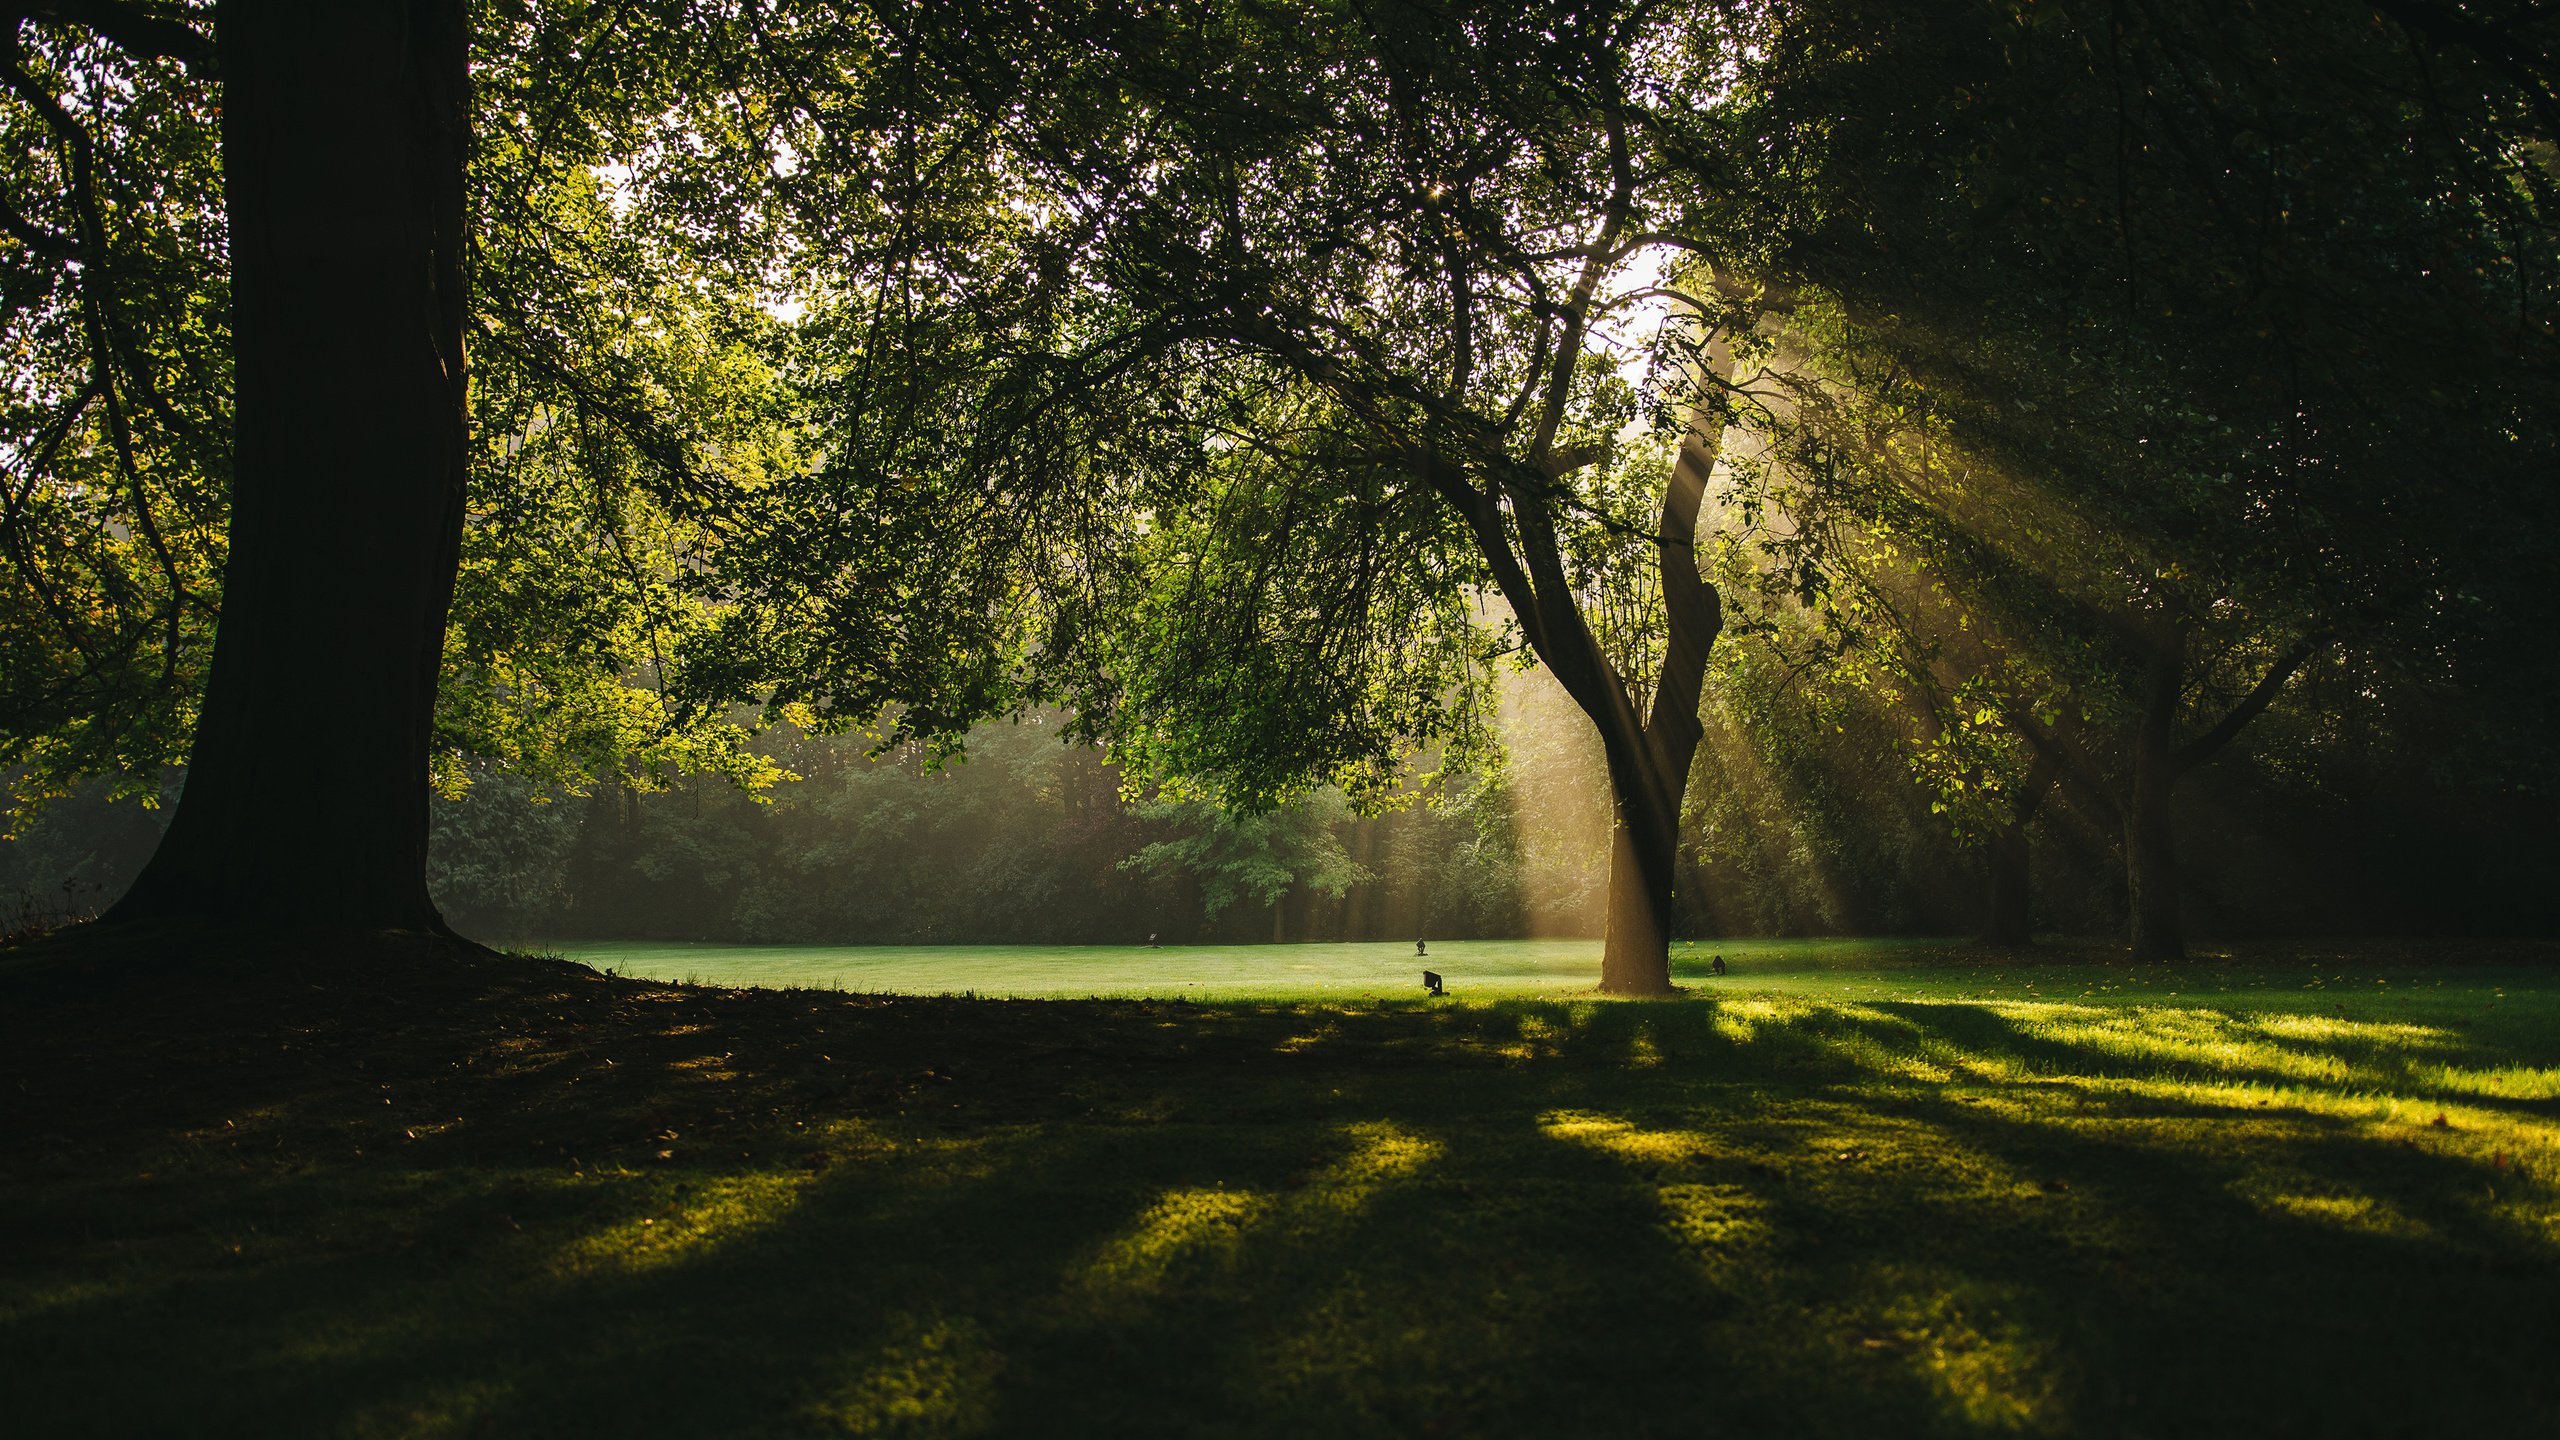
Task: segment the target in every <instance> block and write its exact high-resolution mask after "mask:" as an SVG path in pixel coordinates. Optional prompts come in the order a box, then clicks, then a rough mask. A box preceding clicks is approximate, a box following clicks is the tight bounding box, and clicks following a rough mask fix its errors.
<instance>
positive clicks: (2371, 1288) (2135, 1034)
mask: <svg viewBox="0 0 2560 1440" xmlns="http://www.w3.org/2000/svg"><path fill="white" fill-rule="evenodd" d="M2101 953H2102V952H2100V951H2097V950H2094V949H2093V950H2090V951H2088V952H2086V953H2078V954H2075V953H2072V952H2068V951H2065V952H2061V953H2051V954H2048V955H2047V956H2046V957H2044V958H2041V959H2039V960H2038V961H2037V962H2036V963H2035V964H2033V965H2030V966H2023V967H2022V966H2021V965H2020V963H2019V962H2018V961H2017V960H2016V959H2015V958H2014V957H2000V956H1990V955H1977V954H1974V953H1971V952H1967V951H1963V950H1961V949H1952V948H1945V947H1930V946H1913V945H1902V946H1895V947H1880V948H1878V949H1876V950H1874V951H1873V952H1871V953H1869V952H1861V951H1858V950H1855V949H1849V950H1844V951H1842V952H1840V953H1839V954H1838V955H1837V956H1835V957H1833V958H1834V961H1835V962H1836V963H1835V964H1834V969H1835V970H1836V983H1835V984H1834V985H1832V986H1831V987H1829V988H1828V989H1827V990H1826V988H1825V987H1824V986H1823V985H1822V984H1821V983H1819V977H1818V976H1814V977H1811V978H1807V979H1805V980H1804V981H1803V982H1802V983H1794V982H1790V983H1788V984H1786V985H1784V986H1771V987H1755V986H1754V984H1753V981H1752V979H1751V976H1750V974H1749V973H1748V972H1747V971H1746V972H1745V973H1742V974H1738V975H1736V976H1734V977H1731V978H1730V979H1728V980H1727V981H1724V982H1718V983H1719V984H1720V985H1722V986H1723V987H1724V988H1720V989H1714V990H1708V989H1706V988H1704V987H1703V986H1701V987H1697V988H1693V990H1692V992H1691V993H1690V994H1689V995H1688V996H1686V997H1684V998H1682V999H1679V1000H1674V1001H1668V1002H1658V1003H1613V1002H1604V1001H1595V1000H1588V999H1575V998H1540V997H1527V998H1505V999H1493V1000H1486V1001H1483V1002H1480V1003H1479V1002H1473V1001H1469V1000H1466V999H1464V998H1463V997H1461V998H1460V999H1457V1000H1455V1001H1448V1002H1440V1003H1437V1004H1434V1003H1430V1002H1425V1001H1422V1000H1419V999H1413V1000H1392V1001H1380V1000H1374V999H1351V1000H1342V1001H1331V1002H1328V1001H1316V1000H1297V1001H1292V1002H1288V1003H1276V1002H1275V1003H1259V1002H1252V1001H1245V1000H1226V1001H1221V1002H1218V1003H1214V1004H1190V1003H1180V1002H1158V1001H1055V1000H1046V1001H1026V1000H992V999H975V1000H972V999H889V998H880V997H866V996H857V995H842V994H834V993H819V992H807V991H797V992H794V991H771V990H767V991H745V990H717V989H703V988H687V987H678V986H669V985H664V984H657V983H650V982H641V981H633V980H607V979H601V978H596V977H593V976H591V975H589V974H587V973H585V972H583V971H580V970H577V969H576V968H574V967H571V966H567V965H564V964H560V963H557V962H540V961H526V960H512V959H502V958H495V957H472V956H463V955H458V954H456V953H454V952H452V951H450V950H443V949H437V948H434V947H426V946H419V947H415V948H405V949H404V948H403V947H401V946H399V945H396V944H384V945H381V946H375V947H369V948H367V949H366V950H365V951H364V953H362V954H353V955H351V954H349V953H347V952H345V951H344V950H343V949H341V948H338V947H333V946H329V945H323V944H319V943H317V942H261V941H255V940H248V939H235V940H231V941H226V942H221V943H215V944H201V945H200V944H196V943H195V942H182V941H179V940H175V939H172V938H169V937H166V936H163V937H150V936H142V937H128V938H126V939H123V940H120V941H104V940H91V941H89V942H86V943H85V944H84V943H80V942H76V941H75V943H74V944H72V945H70V946H68V947H57V949H56V950H54V951H51V952H47V951H41V950H40V951H39V952H37V953H35V954H33V955H29V956H25V957H22V958H18V959H12V960H0V1055H5V1056H6V1057H7V1070H6V1072H5V1074H6V1079H5V1080H0V1098H5V1099H6V1101H7V1104H6V1106H5V1117H6V1118H5V1122H4V1123H5V1129H0V1147H5V1148H4V1149H0V1155H5V1157H6V1163H5V1165H0V1396H5V1397H6V1402H5V1404H6V1410H7V1412H8V1415H9V1422H8V1424H7V1426H6V1428H7V1429H8V1430H9V1431H10V1432H11V1433H15V1434H26V1435H46V1436H53V1435H64V1434H80V1433H97V1434H217V1433H238V1434H250V1433H254V1434H260V1435H275V1434H326V1435H350V1436H362V1435H408V1434H461V1435H474V1434H497V1435H515V1434H554V1433H599V1434H684V1435H733V1434H834V1433H852V1434H866V1433H912V1434H974V1433H1004V1434H1022V1435H1043V1436H1046V1435H1067V1434H1112V1435H1119V1434H1146V1433H1154V1434H1185V1435H1192V1434H1232V1435H1262V1434H1272V1435H1305V1434H1399V1435H1402V1434H1416V1433H1419V1434H1440V1433H1445V1434H1452V1435H1541V1436H1544V1435H1565V1434H1593V1435H1598V1434H1612V1435H1649V1434H1684V1435H1685V1434H1697V1433H1718V1434H1728V1435H1732V1434H1741V1435H1751V1434H1785V1435H1791V1436H1792V1435H1853V1436H1881V1435H1931V1434H1940V1435H1971V1434H1999V1433H2025V1434H2088V1435H2143V1436H2149V1435H2158V1436H2186V1435H2250V1436H2264V1435H2288V1434H2290V1435H2303V1436H2328V1435H2345V1434H2375V1435H2382V1434H2389V1435H2407V1434H2494V1433H2509V1434H2520V1433H2553V1432H2554V1431H2555V1430H2560V1367H2555V1365H2554V1363H2553V1357H2554V1356H2555V1355H2560V1300H2555V1298H2554V1297H2560V964H2556V963H2555V955H2554V953H2553V952H2552V951H2551V950H2550V949H2549V948H2547V947H2546V948H2534V947H2507V948H2504V949H2481V948H2451V947H2393V946H2358V947H2352V948H2348V949H2343V950H2341V949H2337V948H2334V947H2333V948H2319V949H2304V948H2272V949H2262V950H2244V951H2240V952H2237V953H2226V954H2220V955H2214V956H2207V957H2204V958H2200V959H2199V960H2198V961H2196V962H2193V963H2192V964H2190V965H2189V966H2187V967H2185V968H2183V969H2180V970H2176V971H2152V972H2142V971H2135V970H2129V969H2127V968H2126V967H2124V966H2122V965H2120V964H2119V965H2109V964H2106V963H2104V962H2103V961H2102V960H2101V959H2100V958H2099V956H2100V954H2101ZM1826 963H1829V962H1826ZM2217 976H2218V977H2220V978H2219V979H2218V980H2217V979H2216V978H2215V977H2217ZM1994 977H1997V979H1996V980H1995V979H1994ZM2030 989H2031V990H2032V993H2030ZM2084 992H2085V993H2084ZM2172 992H2175V993H2174V995H2173V994H2172Z"/></svg>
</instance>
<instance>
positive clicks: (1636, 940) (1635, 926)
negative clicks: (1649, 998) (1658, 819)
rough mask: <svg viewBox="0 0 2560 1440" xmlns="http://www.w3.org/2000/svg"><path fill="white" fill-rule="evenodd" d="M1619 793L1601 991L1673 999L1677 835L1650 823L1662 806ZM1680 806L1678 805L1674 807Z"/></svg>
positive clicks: (1623, 787) (1622, 789) (1621, 786)
mask: <svg viewBox="0 0 2560 1440" xmlns="http://www.w3.org/2000/svg"><path fill="white" fill-rule="evenodd" d="M1651 783H1652V782H1651V781H1650V780H1649V779H1646V778H1641V777H1639V778H1635V779H1633V780H1632V781H1631V782H1628V783H1618V782H1615V781H1614V779H1613V788H1614V789H1616V790H1618V792H1619V794H1618V797H1617V822H1616V823H1615V824H1614V825H1612V826H1611V827H1610V830H1609V921H1608V929H1607V932H1606V935H1607V938H1606V939H1605V940H1603V941H1602V944H1601V951H1600V989H1601V990H1602V991H1603V992H1604V993H1607V994H1611V995H1668V994H1670V993H1671V869H1672V863H1673V860H1674V858H1675V856H1676V853H1677V846H1678V832H1677V831H1676V830H1673V831H1671V832H1669V833H1668V834H1666V833H1664V832H1663V831H1662V829H1661V827H1660V826H1659V825H1657V824H1653V823H1648V821H1647V820H1646V818H1645V816H1644V813H1643V812H1644V811H1645V810H1646V809H1651V808H1656V806H1657V804H1658V802H1654V801H1648V800H1643V799H1635V800H1631V799H1630V798H1629V797H1628V796H1627V794H1626V791H1627V790H1628V789H1629V788H1631V785H1650V784H1651ZM1675 803H1676V802H1675Z"/></svg>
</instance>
